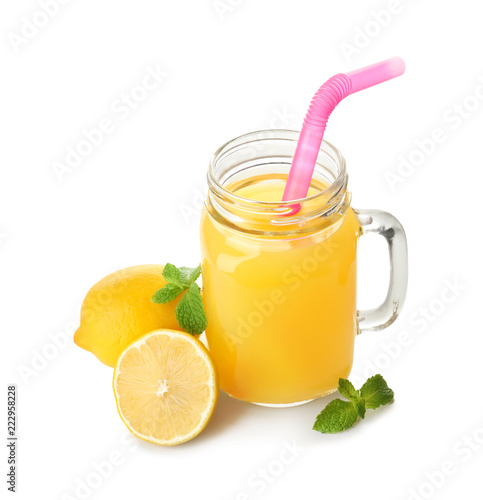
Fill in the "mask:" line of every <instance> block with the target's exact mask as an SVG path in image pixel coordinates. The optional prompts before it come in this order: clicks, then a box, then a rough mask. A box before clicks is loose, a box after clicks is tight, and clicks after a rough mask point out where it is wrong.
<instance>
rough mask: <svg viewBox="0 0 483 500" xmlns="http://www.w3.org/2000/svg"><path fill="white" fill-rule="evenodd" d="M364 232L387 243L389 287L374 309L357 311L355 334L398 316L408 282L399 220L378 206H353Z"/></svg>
mask: <svg viewBox="0 0 483 500" xmlns="http://www.w3.org/2000/svg"><path fill="white" fill-rule="evenodd" d="M355 213H356V214H357V216H358V217H359V221H360V223H361V226H362V228H363V230H364V233H376V234H380V235H381V236H384V238H385V239H386V241H387V245H388V247H389V262H390V275H389V288H388V291H387V295H386V298H385V299H384V302H383V303H382V304H381V305H380V306H379V307H376V308H375V309H367V310H364V311H357V319H358V332H357V333H358V334H359V333H363V332H370V331H378V330H384V328H387V327H388V326H389V325H391V324H392V323H393V322H394V321H395V319H396V318H397V317H398V315H399V312H400V310H401V308H402V307H403V305H404V300H405V298H406V291H407V285H408V248H407V242H406V234H405V232H404V228H403V227H402V225H401V223H400V222H399V221H398V220H397V219H396V218H395V217H394V216H392V215H391V214H388V213H387V212H382V211H381V210H355Z"/></svg>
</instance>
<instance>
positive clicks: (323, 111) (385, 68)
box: [282, 57, 405, 214]
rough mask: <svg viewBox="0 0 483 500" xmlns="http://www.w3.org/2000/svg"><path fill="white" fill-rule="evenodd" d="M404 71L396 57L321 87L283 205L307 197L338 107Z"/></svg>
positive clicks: (308, 119)
mask: <svg viewBox="0 0 483 500" xmlns="http://www.w3.org/2000/svg"><path fill="white" fill-rule="evenodd" d="M404 70H405V64H404V61H403V60H402V59H401V58H400V57H392V58H391V59H387V60H386V61H382V62H379V63H376V64H372V65H371V66H366V67H365V68H361V69H357V70H355V71H351V72H349V73H347V74H344V73H339V74H338V75H335V76H333V77H332V78H329V80H327V81H326V82H325V83H324V84H323V85H322V87H320V89H319V90H318V91H317V93H316V94H315V96H314V98H313V99H312V102H311V103H310V106H309V110H308V111H307V115H306V116H305V120H304V125H303V127H302V131H301V132H300V137H299V140H298V143H297V148H296V150H295V154H294V158H293V161H292V166H291V168H290V173H289V175H288V179H287V184H286V185H285V191H284V193H283V198H282V199H283V201H290V200H298V199H302V198H305V197H306V196H307V193H308V191H309V187H310V181H311V179H312V175H313V173H314V167H315V163H316V161H317V155H318V154H319V150H320V145H321V143H322V139H323V137H324V131H325V127H326V125H327V120H328V119H329V116H330V114H331V113H332V111H334V109H335V107H336V106H337V104H339V102H340V101H342V99H344V97H347V96H348V95H350V94H354V93H355V92H359V90H363V89H367V88H368V87H372V86H374V85H377V84H378V83H382V82H385V81H387V80H391V79H392V78H395V77H396V76H400V75H402V74H403V73H404ZM294 209H295V207H294ZM297 211H298V209H297V210H293V211H292V214H293V213H294V212H297Z"/></svg>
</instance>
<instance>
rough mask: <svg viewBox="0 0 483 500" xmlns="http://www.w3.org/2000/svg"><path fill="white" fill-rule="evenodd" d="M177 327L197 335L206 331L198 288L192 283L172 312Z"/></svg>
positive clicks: (203, 310)
mask: <svg viewBox="0 0 483 500" xmlns="http://www.w3.org/2000/svg"><path fill="white" fill-rule="evenodd" d="M174 313H175V315H176V321H177V322H178V324H179V326H180V327H181V328H182V329H183V330H185V331H187V332H188V333H191V334H192V335H199V334H201V333H203V332H204V331H205V329H206V325H207V323H208V322H207V319H206V313H205V309H204V307H203V299H202V298H201V293H200V287H199V286H198V285H197V284H196V283H192V284H191V286H190V287H189V290H188V291H187V292H186V293H185V294H184V295H183V297H182V298H181V300H180V301H179V304H178V305H177V306H176V309H175V310H174Z"/></svg>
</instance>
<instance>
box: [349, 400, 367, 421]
mask: <svg viewBox="0 0 483 500" xmlns="http://www.w3.org/2000/svg"><path fill="white" fill-rule="evenodd" d="M352 404H353V405H354V407H355V409H356V411H357V414H358V415H359V417H361V418H364V417H365V415H366V400H365V399H364V398H359V399H357V400H356V401H352Z"/></svg>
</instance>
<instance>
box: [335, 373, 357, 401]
mask: <svg viewBox="0 0 483 500" xmlns="http://www.w3.org/2000/svg"><path fill="white" fill-rule="evenodd" d="M338 389H339V392H340V393H341V395H342V396H344V397H345V398H346V399H349V400H354V401H357V400H358V399H359V393H358V391H357V390H356V389H355V388H354V386H353V385H352V384H351V382H349V381H348V380H346V379H345V378H340V379H339V387H338Z"/></svg>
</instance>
